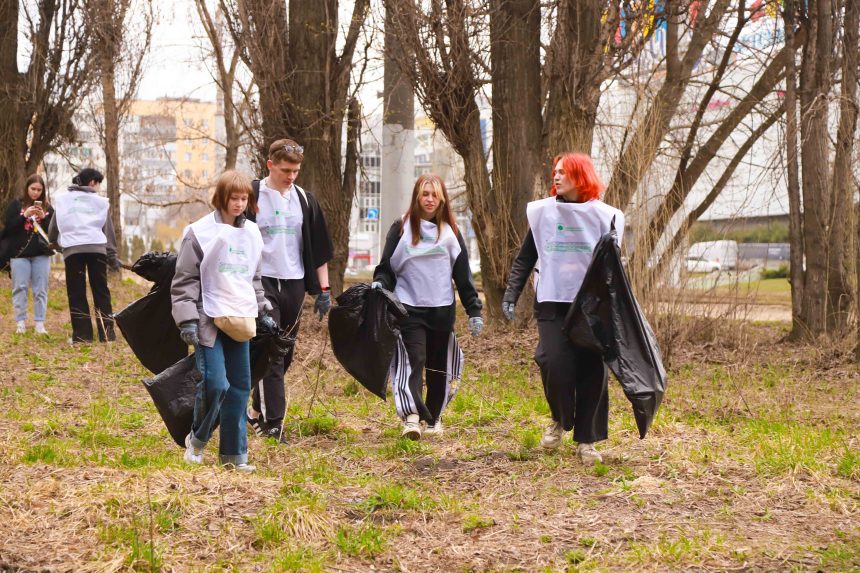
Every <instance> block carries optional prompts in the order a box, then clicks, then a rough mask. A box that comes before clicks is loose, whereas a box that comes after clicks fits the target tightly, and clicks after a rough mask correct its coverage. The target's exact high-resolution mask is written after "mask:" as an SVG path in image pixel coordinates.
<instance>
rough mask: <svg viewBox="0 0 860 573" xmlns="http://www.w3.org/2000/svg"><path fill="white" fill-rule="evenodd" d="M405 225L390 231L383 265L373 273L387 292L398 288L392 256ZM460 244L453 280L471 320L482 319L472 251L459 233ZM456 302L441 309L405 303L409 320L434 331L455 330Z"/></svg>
mask: <svg viewBox="0 0 860 573" xmlns="http://www.w3.org/2000/svg"><path fill="white" fill-rule="evenodd" d="M402 228H403V224H402V223H401V221H400V219H398V220H396V221H395V222H394V224H393V225H391V228H390V229H389V230H388V235H386V237H385V247H384V248H383V249H382V257H380V260H379V265H377V267H376V269H375V270H374V271H373V280H374V281H377V282H380V283H382V287H383V288H385V289H386V290H390V291H393V290H394V287H395V286H396V285H397V276H396V275H395V274H394V271H393V270H392V269H391V255H393V254H394V250H395V249H396V248H397V244H398V243H399V242H400V237H401V235H402V234H403V233H402ZM457 241H458V242H459V243H460V254H459V255H458V256H457V259H456V260H455V261H454V268H453V269H452V271H451V278H453V279H454V285H455V286H456V287H457V293H458V294H459V295H460V302H461V303H462V304H463V308H464V309H466V314H468V315H469V317H473V316H481V309H482V308H483V305H482V304H481V299H480V298H478V291H477V289H476V288H475V283H474V282H473V281H472V269H470V268H469V250H468V249H467V248H466V243H465V241H463V237H462V235H460V232H459V231H457ZM455 305H456V301H454V302H452V303H451V304H450V305H448V306H438V307H420V306H409V305H408V304H404V305H403V306H404V307H405V308H406V311H407V312H408V313H409V317H410V318H412V319H415V320H418V321H419V322H421V323H423V324H424V325H425V326H426V327H427V328H430V329H431V330H451V329H453V328H454V320H455V318H456V308H455Z"/></svg>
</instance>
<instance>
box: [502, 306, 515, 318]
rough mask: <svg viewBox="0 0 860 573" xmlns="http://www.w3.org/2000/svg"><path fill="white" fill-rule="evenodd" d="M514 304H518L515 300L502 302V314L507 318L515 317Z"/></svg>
mask: <svg viewBox="0 0 860 573" xmlns="http://www.w3.org/2000/svg"><path fill="white" fill-rule="evenodd" d="M514 306H516V303H513V302H503V303H502V314H504V315H505V318H507V319H508V320H513V319H514Z"/></svg>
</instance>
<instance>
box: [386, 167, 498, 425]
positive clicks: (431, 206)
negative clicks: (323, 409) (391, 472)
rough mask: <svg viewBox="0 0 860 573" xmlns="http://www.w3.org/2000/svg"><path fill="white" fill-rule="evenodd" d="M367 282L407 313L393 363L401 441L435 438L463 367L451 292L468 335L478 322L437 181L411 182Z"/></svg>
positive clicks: (461, 249)
mask: <svg viewBox="0 0 860 573" xmlns="http://www.w3.org/2000/svg"><path fill="white" fill-rule="evenodd" d="M452 279H453V284H452ZM373 281H374V282H373V284H372V285H371V286H372V287H373V288H385V289H387V290H391V291H394V294H395V295H396V296H397V298H398V299H399V300H400V302H402V303H403V305H404V306H405V307H406V310H407V311H408V313H409V316H408V317H407V318H406V319H405V320H404V321H403V322H402V323H401V324H400V336H401V339H400V341H398V346H397V352H396V354H395V358H394V364H392V388H393V394H394V404H395V407H396V408H397V414H398V416H400V418H401V419H402V420H403V431H402V436H404V437H407V438H410V439H412V440H418V439H420V438H421V435H422V433H425V434H428V435H433V434H436V435H438V434H441V433H442V411H443V409H444V408H445V406H446V405H447V403H448V402H449V400H450V399H451V397H452V396H453V393H454V391H455V390H456V387H455V385H454V382H455V381H456V380H459V378H460V372H461V370H462V364H463V354H462V352H460V348H459V346H458V345H457V340H456V337H455V336H454V320H455V302H456V301H455V300H454V286H453V285H456V286H457V291H458V292H459V293H460V302H461V303H462V305H463V308H465V309H466V312H467V313H468V315H469V330H470V331H471V334H472V336H478V335H479V334H480V333H481V330H482V329H483V326H484V323H483V319H482V318H481V308H482V305H481V301H480V299H479V298H478V292H477V290H476V289H475V284H474V283H473V282H472V272H471V270H470V268H469V254H468V250H467V249H466V244H465V242H464V241H463V237H462V235H460V232H459V230H458V229H457V223H456V222H455V220H454V214H453V211H452V210H451V202H450V200H449V199H448V191H447V190H446V189H445V183H444V182H443V181H442V179H441V178H440V177H439V176H438V175H432V174H431V175H422V176H420V177H419V178H418V180H417V181H416V182H415V186H414V188H413V189H412V200H411V202H410V207H409V211H407V212H406V214H405V215H404V216H403V218H402V219H398V220H397V221H395V222H394V224H393V225H391V229H389V231H388V235H387V236H386V238H385V247H384V248H383V251H382V257H381V258H380V262H379V265H378V266H377V267H376V269H375V271H374V273H373ZM425 370H426V371H427V376H426V379H427V393H426V397H425V395H424V392H423V388H422V386H423V381H422V378H423V377H424V371H425ZM422 424H423V425H424V427H426V430H425V429H424V427H423V426H422Z"/></svg>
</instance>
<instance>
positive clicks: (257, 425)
mask: <svg viewBox="0 0 860 573" xmlns="http://www.w3.org/2000/svg"><path fill="white" fill-rule="evenodd" d="M248 425H249V426H251V428H252V429H253V430H254V433H255V434H257V435H258V436H262V435H263V433H264V432H265V431H266V430H267V429H268V426H266V422H265V421H264V420H263V418H262V417H260V416H258V417H256V418H252V417H251V415H250V414H248Z"/></svg>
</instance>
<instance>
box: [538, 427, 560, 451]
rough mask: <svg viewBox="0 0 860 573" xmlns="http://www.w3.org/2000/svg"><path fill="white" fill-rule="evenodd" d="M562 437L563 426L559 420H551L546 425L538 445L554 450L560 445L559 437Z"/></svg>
mask: <svg viewBox="0 0 860 573" xmlns="http://www.w3.org/2000/svg"><path fill="white" fill-rule="evenodd" d="M563 437H564V427H563V426H562V425H561V422H553V423H552V424H550V425H549V426H547V429H546V431H545V432H544V433H543V437H542V438H541V439H540V447H542V448H543V449H545V450H554V449H556V448H557V447H559V446H560V445H561V439H562V438H563Z"/></svg>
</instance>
